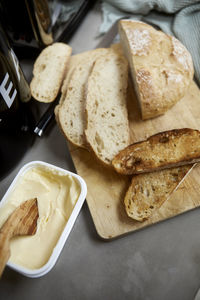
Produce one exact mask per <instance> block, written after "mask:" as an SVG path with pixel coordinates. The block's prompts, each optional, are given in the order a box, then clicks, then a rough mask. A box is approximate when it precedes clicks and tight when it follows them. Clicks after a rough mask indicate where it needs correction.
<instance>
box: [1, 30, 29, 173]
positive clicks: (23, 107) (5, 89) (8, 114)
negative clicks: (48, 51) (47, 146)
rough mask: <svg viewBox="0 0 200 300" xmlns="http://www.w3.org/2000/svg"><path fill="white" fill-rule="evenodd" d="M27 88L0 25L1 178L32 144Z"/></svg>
mask: <svg viewBox="0 0 200 300" xmlns="http://www.w3.org/2000/svg"><path fill="white" fill-rule="evenodd" d="M30 98H31V94H30V89H29V85H28V83H27V82H26V80H25V78H24V75H23V72H22V70H21V68H20V65H19V62H18V59H17V57H16V55H15V53H14V52H13V50H12V48H11V47H10V45H9V42H8V40H7V37H6V35H5V33H4V31H3V29H2V27H1V26H0V178H2V177H4V176H5V175H6V174H7V173H8V172H9V171H10V170H11V169H12V168H13V167H14V166H15V165H16V163H17V162H18V161H19V159H21V158H22V156H23V155H24V153H25V151H26V150H27V148H28V147H29V146H30V145H31V143H32V142H33V137H34V135H33V133H32V132H33V128H34V118H33V114H32V113H31V109H30V107H29V104H28V101H29V100H30Z"/></svg>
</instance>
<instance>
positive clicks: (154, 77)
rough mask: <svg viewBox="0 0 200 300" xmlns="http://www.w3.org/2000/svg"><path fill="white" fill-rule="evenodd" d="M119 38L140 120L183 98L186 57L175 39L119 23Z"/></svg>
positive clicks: (188, 76)
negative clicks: (133, 87)
mask: <svg viewBox="0 0 200 300" xmlns="http://www.w3.org/2000/svg"><path fill="white" fill-rule="evenodd" d="M119 34H120V39H121V44H122V46H123V49H124V53H125V56H126V57H127V59H128V61H129V65H130V68H131V75H132V80H133V83H134V86H135V91H136V93H137V98H138V101H139V104H140V108H141V114H142V119H149V118H153V117H156V116H159V115H161V114H163V113H165V112H166V111H167V110H168V109H169V108H171V107H172V106H173V105H174V104H175V103H176V102H177V101H179V100H180V99H181V98H182V97H183V96H184V95H185V94H186V92H187V89H188V86H189V85H190V83H191V81H192V78H193V74H194V69H193V63H192V58H191V55H190V53H189V52H188V50H187V49H186V48H185V47H184V46H183V45H182V44H181V42H180V41H178V40H177V39H176V38H175V37H173V36H170V35H167V34H165V33H163V32H161V31H158V30H156V29H154V28H153V27H152V26H150V25H147V24H145V23H142V22H138V21H131V20H121V21H120V22H119Z"/></svg>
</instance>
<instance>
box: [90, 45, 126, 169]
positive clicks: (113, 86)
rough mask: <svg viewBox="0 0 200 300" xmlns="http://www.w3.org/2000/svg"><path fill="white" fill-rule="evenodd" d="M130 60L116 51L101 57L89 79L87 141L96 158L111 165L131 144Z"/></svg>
mask: <svg viewBox="0 0 200 300" xmlns="http://www.w3.org/2000/svg"><path fill="white" fill-rule="evenodd" d="M127 84H128V63H127V60H126V59H125V58H124V56H122V55H121V54H119V53H118V52H117V51H114V50H112V49H110V51H109V53H107V54H106V55H104V56H101V57H100V58H98V59H97V60H96V62H95V64H94V67H93V69H92V72H91V74H90V76H89V80H88V86H87V98H86V118H87V125H86V126H87V128H86V130H85V135H86V139H87V141H88V143H89V145H90V147H91V149H92V150H93V151H94V153H95V155H96V156H97V158H98V159H99V160H100V161H101V162H103V163H104V164H106V165H111V161H112V159H113V158H114V156H115V155H116V154H117V153H118V152H119V151H120V150H121V149H123V148H124V147H126V146H127V145H128V143H129V124H128V113H127V106H126V97H127Z"/></svg>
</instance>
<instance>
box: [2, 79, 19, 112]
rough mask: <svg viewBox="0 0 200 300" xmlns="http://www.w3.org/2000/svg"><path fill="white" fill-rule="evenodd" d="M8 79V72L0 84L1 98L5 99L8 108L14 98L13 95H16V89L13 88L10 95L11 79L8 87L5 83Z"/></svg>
mask: <svg viewBox="0 0 200 300" xmlns="http://www.w3.org/2000/svg"><path fill="white" fill-rule="evenodd" d="M8 79H9V74H8V73H6V75H5V77H4V79H3V81H2V83H1V85H0V94H1V95H2V97H3V99H4V100H5V102H6V104H7V106H8V107H9V108H10V107H11V105H12V103H13V101H14V100H15V97H16V95H17V90H16V89H14V91H13V93H12V94H11V95H10V91H11V89H12V87H13V83H12V81H10V83H9V85H8V87H6V84H7V82H8Z"/></svg>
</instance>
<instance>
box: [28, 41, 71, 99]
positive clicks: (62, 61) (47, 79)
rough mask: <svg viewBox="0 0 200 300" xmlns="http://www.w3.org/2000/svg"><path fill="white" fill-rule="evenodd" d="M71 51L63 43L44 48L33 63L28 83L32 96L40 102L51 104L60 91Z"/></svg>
mask: <svg viewBox="0 0 200 300" xmlns="http://www.w3.org/2000/svg"><path fill="white" fill-rule="evenodd" d="M71 52H72V49H71V47H70V46H68V45H67V44H64V43H54V44H52V45H51V46H48V47H46V48H45V49H44V50H42V52H41V53H40V55H39V56H38V58H37V59H36V61H35V64H34V67H33V79H32V80H31V83H30V89H31V94H32V96H33V97H34V98H35V99H36V100H38V101H41V102H52V101H54V100H55V98H56V96H57V95H58V92H59V91H60V88H61V84H62V81H63V78H64V75H65V71H66V67H67V62H68V61H69V58H70V55H71Z"/></svg>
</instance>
